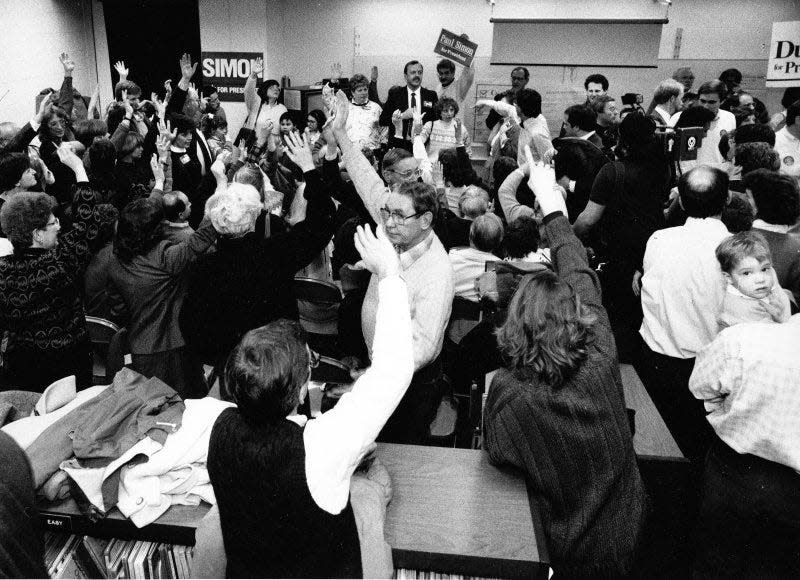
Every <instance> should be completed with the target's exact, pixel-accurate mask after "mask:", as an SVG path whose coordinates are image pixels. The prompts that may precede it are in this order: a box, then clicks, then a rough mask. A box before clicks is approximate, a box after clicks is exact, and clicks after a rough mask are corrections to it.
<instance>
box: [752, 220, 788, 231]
mask: <svg viewBox="0 0 800 580" xmlns="http://www.w3.org/2000/svg"><path fill="white" fill-rule="evenodd" d="M753 227H754V228H757V229H759V230H764V231H767V232H775V233H776V234H788V233H789V229H790V226H787V225H783V224H768V223H767V222H765V221H764V220H760V219H756V220H754V221H753Z"/></svg>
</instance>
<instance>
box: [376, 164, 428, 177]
mask: <svg viewBox="0 0 800 580" xmlns="http://www.w3.org/2000/svg"><path fill="white" fill-rule="evenodd" d="M384 171H389V172H391V173H394V174H395V175H399V176H400V177H402V178H403V179H408V178H409V177H411V176H416V177H419V176H420V175H422V170H421V169H420V168H419V167H414V168H413V169H406V170H405V171H397V170H395V169H384Z"/></svg>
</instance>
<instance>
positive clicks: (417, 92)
mask: <svg viewBox="0 0 800 580" xmlns="http://www.w3.org/2000/svg"><path fill="white" fill-rule="evenodd" d="M406 92H407V93H408V100H407V101H406V104H407V105H408V108H409V109H410V108H411V95H412V94H414V95H415V97H414V98H415V99H416V101H417V102H416V107H415V108H414V111H416V113H417V114H420V113H422V91H421V90H420V89H419V88H417V89H415V90H413V91H412V90H411V88H410V87H408V86H406Z"/></svg>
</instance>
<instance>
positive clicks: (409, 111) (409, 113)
mask: <svg viewBox="0 0 800 580" xmlns="http://www.w3.org/2000/svg"><path fill="white" fill-rule="evenodd" d="M400 118H401V119H403V121H407V120H408V119H413V118H414V109H412V108H411V107H409V108H408V109H406V110H405V111H403V112H402V113H401V115H400Z"/></svg>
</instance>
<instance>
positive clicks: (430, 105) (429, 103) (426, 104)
mask: <svg viewBox="0 0 800 580" xmlns="http://www.w3.org/2000/svg"><path fill="white" fill-rule="evenodd" d="M422 106H423V107H428V108H431V107H433V103H432V102H431V101H422Z"/></svg>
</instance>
